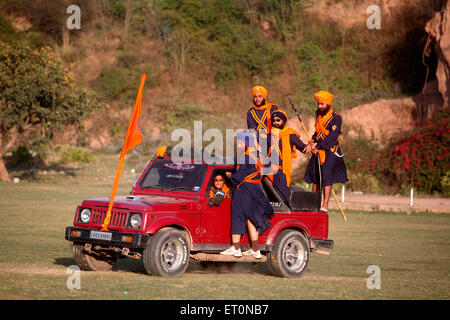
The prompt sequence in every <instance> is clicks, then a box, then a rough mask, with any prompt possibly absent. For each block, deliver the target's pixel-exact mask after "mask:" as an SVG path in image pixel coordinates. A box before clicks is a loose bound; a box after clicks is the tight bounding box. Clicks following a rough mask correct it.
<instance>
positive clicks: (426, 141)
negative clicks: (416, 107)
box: [356, 108, 450, 194]
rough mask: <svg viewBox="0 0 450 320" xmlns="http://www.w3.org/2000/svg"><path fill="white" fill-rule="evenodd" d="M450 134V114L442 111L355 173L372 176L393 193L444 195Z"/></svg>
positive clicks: (363, 162) (399, 137)
mask: <svg viewBox="0 0 450 320" xmlns="http://www.w3.org/2000/svg"><path fill="white" fill-rule="evenodd" d="M449 133H450V112H449V108H443V109H440V110H438V111H437V112H436V113H435V114H434V115H433V116H432V117H431V118H429V119H427V120H425V121H424V122H423V123H422V124H418V123H416V124H415V125H414V128H413V129H412V130H409V131H405V132H403V133H400V134H398V135H397V136H396V137H394V138H393V139H391V141H390V142H389V143H388V145H387V146H386V147H385V149H384V150H382V151H379V152H377V153H375V154H373V155H371V156H367V157H364V159H361V161H360V162H359V163H360V164H358V165H357V167H356V170H357V171H360V172H372V173H373V174H375V176H376V177H377V178H378V179H380V181H381V182H382V183H383V184H384V185H385V186H387V187H389V188H394V190H392V191H396V192H401V191H406V190H407V189H409V188H414V189H416V190H417V191H419V192H422V193H426V194H431V193H433V192H440V193H443V192H445V190H444V186H443V185H442V181H443V177H444V176H445V175H446V173H447V171H448V170H449V169H450V163H449V157H450V153H449V147H450V135H449Z"/></svg>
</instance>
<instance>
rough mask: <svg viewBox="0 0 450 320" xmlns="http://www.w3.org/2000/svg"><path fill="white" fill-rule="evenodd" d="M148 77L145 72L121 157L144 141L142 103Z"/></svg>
mask: <svg viewBox="0 0 450 320" xmlns="http://www.w3.org/2000/svg"><path fill="white" fill-rule="evenodd" d="M146 79H147V76H146V75H145V73H144V74H143V75H142V76H141V83H140V85H139V91H138V95H137V98H136V105H135V106H134V110H133V114H132V115H131V119H130V123H129V125H128V131H127V136H126V138H125V142H124V144H123V148H122V153H121V154H120V157H124V156H125V154H126V153H127V152H128V151H129V150H130V149H132V148H133V147H135V146H137V145H138V144H140V143H141V142H142V130H141V104H142V90H143V88H144V82H145V80H146Z"/></svg>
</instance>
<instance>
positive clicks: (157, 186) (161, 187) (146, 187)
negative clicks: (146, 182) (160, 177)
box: [141, 184, 167, 190]
mask: <svg viewBox="0 0 450 320" xmlns="http://www.w3.org/2000/svg"><path fill="white" fill-rule="evenodd" d="M149 188H155V189H161V190H165V189H167V187H165V186H162V185H160V184H153V185H151V186H145V187H141V189H149Z"/></svg>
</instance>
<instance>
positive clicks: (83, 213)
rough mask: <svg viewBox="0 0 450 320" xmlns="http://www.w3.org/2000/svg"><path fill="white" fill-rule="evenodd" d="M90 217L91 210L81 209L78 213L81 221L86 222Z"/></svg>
mask: <svg viewBox="0 0 450 320" xmlns="http://www.w3.org/2000/svg"><path fill="white" fill-rule="evenodd" d="M90 219H91V210H89V209H83V210H82V211H81V213H80V220H81V222H83V223H88V222H89V220H90Z"/></svg>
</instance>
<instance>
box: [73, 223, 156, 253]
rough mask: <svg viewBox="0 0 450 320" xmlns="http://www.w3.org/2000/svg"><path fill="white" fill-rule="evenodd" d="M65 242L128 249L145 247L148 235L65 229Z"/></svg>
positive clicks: (76, 228)
mask: <svg viewBox="0 0 450 320" xmlns="http://www.w3.org/2000/svg"><path fill="white" fill-rule="evenodd" d="M65 238H66V240H69V241H72V242H79V243H92V244H99V245H109V246H117V247H128V248H142V249H143V248H145V247H147V243H148V240H149V239H150V235H148V234H142V233H126V232H117V231H105V232H103V231H99V230H92V229H87V228H78V227H66V236H65Z"/></svg>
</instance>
